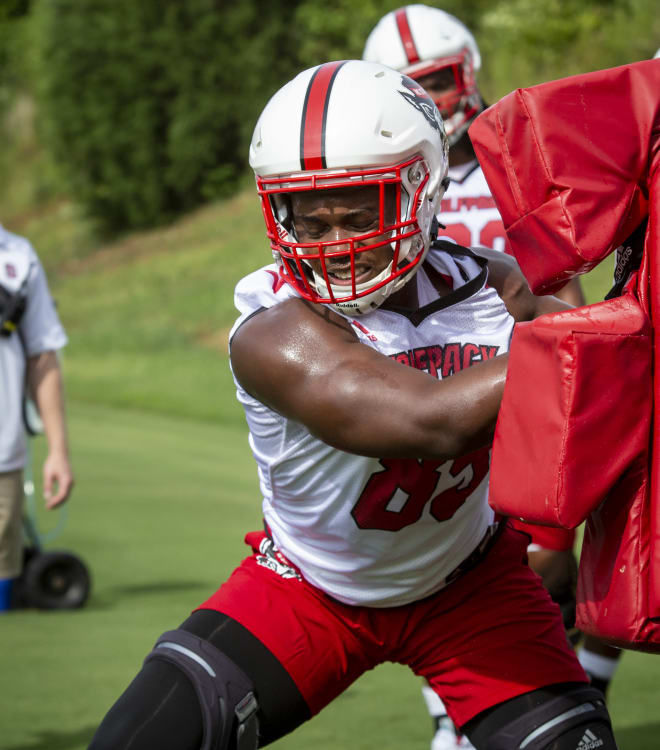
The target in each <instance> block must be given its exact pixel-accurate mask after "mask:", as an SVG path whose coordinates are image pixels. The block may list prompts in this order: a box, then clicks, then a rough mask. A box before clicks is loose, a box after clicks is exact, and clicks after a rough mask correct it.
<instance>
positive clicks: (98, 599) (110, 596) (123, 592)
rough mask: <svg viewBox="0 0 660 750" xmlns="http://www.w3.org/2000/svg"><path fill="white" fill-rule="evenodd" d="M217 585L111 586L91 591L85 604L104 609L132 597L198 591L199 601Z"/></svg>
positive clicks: (155, 583) (161, 584) (89, 606)
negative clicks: (95, 591)
mask: <svg viewBox="0 0 660 750" xmlns="http://www.w3.org/2000/svg"><path fill="white" fill-rule="evenodd" d="M218 586H219V583H218V582H215V583H212V582H209V581H150V582H148V583H134V584H127V585H123V586H111V587H108V588H104V589H102V590H101V591H100V592H98V593H93V594H92V597H91V599H90V600H89V602H87V604H86V605H85V609H87V610H92V611H94V610H104V609H110V608H111V607H115V606H116V605H117V604H118V603H119V602H121V601H124V600H126V599H130V598H132V597H140V598H144V597H149V596H160V595H163V594H177V593H186V592H193V591H199V592H200V595H199V599H200V603H201V600H202V599H205V598H207V597H208V596H210V595H211V594H212V593H213V592H214V591H215V590H216V589H217V588H218Z"/></svg>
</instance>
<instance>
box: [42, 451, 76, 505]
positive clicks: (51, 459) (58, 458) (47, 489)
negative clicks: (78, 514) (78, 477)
mask: <svg viewBox="0 0 660 750" xmlns="http://www.w3.org/2000/svg"><path fill="white" fill-rule="evenodd" d="M43 480H44V500H45V501H46V508H47V510H52V509H53V508H56V507H57V506H58V505H61V504H62V503H63V502H64V501H65V500H66V499H67V498H68V497H69V495H70V494H71V490H72V489H73V472H72V471H71V465H70V464H69V459H68V457H67V456H66V455H63V454H61V453H49V454H48V457H47V458H46V460H45V462H44V470H43Z"/></svg>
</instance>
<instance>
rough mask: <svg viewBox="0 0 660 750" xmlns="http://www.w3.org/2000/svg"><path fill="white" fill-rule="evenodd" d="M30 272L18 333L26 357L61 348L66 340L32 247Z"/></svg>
mask: <svg viewBox="0 0 660 750" xmlns="http://www.w3.org/2000/svg"><path fill="white" fill-rule="evenodd" d="M29 256H30V271H29V276H28V283H27V306H26V309H25V313H24V315H23V318H22V319H21V323H20V332H21V336H22V338H23V341H24V344H25V351H26V353H27V356H28V357H31V356H34V355H36V354H41V353H42V352H46V351H57V350H58V349H61V348H62V347H64V346H65V345H66V344H67V342H68V339H67V336H66V333H65V331H64V327H63V326H62V323H61V322H60V319H59V317H58V315H57V310H56V309H55V302H54V301H53V298H52V296H51V293H50V289H49V288H48V282H47V281H46V274H45V272H44V269H43V266H42V265H41V262H40V261H39V258H38V257H37V254H36V253H35V252H34V250H33V249H32V247H30V249H29Z"/></svg>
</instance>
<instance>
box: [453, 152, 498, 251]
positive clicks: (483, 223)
mask: <svg viewBox="0 0 660 750" xmlns="http://www.w3.org/2000/svg"><path fill="white" fill-rule="evenodd" d="M449 179H450V185H449V189H448V190H447V192H446V193H445V195H444V197H443V199H442V201H441V203H440V211H439V212H438V221H439V222H440V223H441V224H444V226H445V227H446V229H442V227H440V229H439V231H438V239H443V240H451V241H453V242H456V243H457V244H459V245H464V246H466V247H477V246H479V245H481V246H482V247H491V248H492V249H493V250H500V251H501V252H504V251H506V235H505V233H504V224H502V219H501V217H500V213H499V211H498V210H497V207H496V206H495V200H494V199H493V196H492V195H491V192H490V188H489V187H488V183H487V182H486V178H485V177H484V173H483V171H482V169H481V167H480V166H479V162H478V161H477V160H476V159H475V160H474V161H471V162H469V163H468V164H461V165H460V166H458V167H450V169H449Z"/></svg>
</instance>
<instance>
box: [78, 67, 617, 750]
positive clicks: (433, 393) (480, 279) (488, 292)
mask: <svg viewBox="0 0 660 750" xmlns="http://www.w3.org/2000/svg"><path fill="white" fill-rule="evenodd" d="M250 164H251V165H252V167H253V169H254V171H255V175H256V180H257V191H258V193H259V196H260V198H261V205H262V209H263V215H264V218H265V224H266V231H267V235H268V238H269V241H270V248H271V252H272V256H273V258H274V260H275V262H274V263H271V264H270V265H267V266H265V267H263V268H260V269H258V270H256V271H254V272H253V273H251V274H249V275H248V276H247V277H245V278H244V279H242V280H241V281H239V283H238V285H237V287H236V293H235V301H236V306H237V308H238V312H239V317H238V319H237V321H236V323H235V324H234V326H233V328H232V331H231V332H230V358H231V367H232V372H233V375H234V378H235V382H236V388H237V396H238V399H239V401H240V403H241V404H242V405H243V407H244V410H245V414H246V418H247V423H248V428H249V443H250V447H251V448H252V451H253V454H254V457H255V461H256V463H257V469H258V475H259V480H260V489H261V493H262V495H263V502H262V509H263V515H264V530H263V531H260V532H253V533H251V534H248V535H247V537H246V542H247V543H248V545H250V546H251V548H252V554H251V555H250V556H249V557H248V558H246V559H245V560H244V561H243V562H242V563H241V564H240V565H239V566H238V567H237V568H236V569H235V570H234V572H233V573H232V574H231V576H230V577H229V579H228V580H227V581H226V582H225V583H223V584H222V585H221V586H220V588H219V589H218V590H217V591H216V592H215V593H214V594H213V595H212V596H210V597H209V598H208V599H207V600H206V601H205V602H204V603H203V604H202V605H201V606H200V607H199V608H198V609H197V610H196V611H195V612H193V614H192V615H190V617H188V618H187V619H186V620H185V622H184V623H183V624H182V625H181V626H180V627H179V628H177V629H174V630H171V631H169V632H166V633H165V634H163V635H162V636H161V637H160V638H159V639H158V640H157V642H156V645H155V647H154V649H153V650H152V651H151V652H150V653H149V655H148V656H147V658H146V660H145V663H144V665H143V667H142V669H141V671H140V672H139V674H138V675H137V677H136V678H135V680H134V681H133V682H132V683H131V684H130V685H129V687H128V688H127V690H126V692H125V693H124V694H123V695H122V696H121V697H120V698H119V700H118V701H117V703H116V704H115V706H114V707H113V708H111V710H110V712H109V713H108V715H107V716H106V718H105V719H104V721H103V722H102V724H101V726H100V727H99V729H98V731H97V733H96V735H95V737H94V739H93V740H92V744H91V748H92V749H93V750H110V748H112V750H128V749H129V748H130V750H153V748H160V749H162V750H199V749H200V748H201V749H202V750H226V749H227V748H231V749H232V750H254V749H255V748H256V747H258V746H264V745H266V744H268V743H270V742H272V741H274V740H276V739H278V738H279V737H281V736H283V735H284V734H286V733H287V732H290V731H292V730H293V729H295V728H296V727H297V726H299V725H300V724H301V723H302V722H304V721H306V720H307V719H309V718H311V717H312V716H314V715H315V714H316V713H318V712H319V711H321V710H322V709H323V707H324V706H326V705H327V704H328V703H329V702H330V701H332V700H333V699H334V698H335V697H337V696H338V695H339V694H340V693H341V692H342V691H343V690H345V689H346V688H347V687H349V686H350V685H351V684H352V683H353V682H354V681H355V680H356V679H357V678H358V677H359V676H360V675H361V674H363V673H364V672H365V671H366V670H368V669H371V668H373V667H374V666H376V665H377V664H379V663H382V662H384V661H393V662H398V663H402V664H406V665H408V666H409V667H410V668H411V669H412V670H413V671H414V672H415V673H416V674H418V675H420V676H423V677H425V678H427V679H428V681H429V684H430V685H431V686H432V688H433V690H435V691H437V692H438V694H440V695H441V696H442V698H443V700H444V701H445V703H446V705H447V710H448V711H449V713H450V714H451V716H452V718H453V719H454V721H455V722H456V724H457V725H458V726H460V727H461V728H462V730H463V731H464V732H465V733H466V734H467V735H468V736H469V737H470V738H471V740H472V741H473V742H474V745H475V746H476V747H478V748H480V749H482V750H495V749H496V748H507V750H514V748H526V749H527V750H575V748H576V747H578V746H579V745H580V743H582V744H583V745H585V746H589V747H599V748H602V750H611V749H612V748H615V747H616V744H615V741H614V738H613V736H612V730H611V726H610V720H609V715H608V712H607V708H606V706H605V704H604V701H603V698H602V695H601V694H600V693H599V692H598V691H596V690H594V688H592V687H591V686H589V684H588V680H587V677H586V675H585V673H584V671H583V669H582V667H581V666H580V664H579V662H578V661H577V658H576V656H575V654H574V652H573V650H572V649H571V648H570V646H569V644H568V642H567V640H566V637H565V633H564V629H563V625H562V621H561V617H560V615H559V611H558V609H557V607H556V605H554V604H553V602H552V601H551V599H550V597H549V596H548V594H547V592H546V590H545V589H544V588H543V586H542V584H541V582H540V579H539V577H538V576H537V575H536V574H535V573H533V572H532V571H531V570H530V569H529V567H528V566H527V564H526V559H525V556H526V546H527V537H526V536H525V535H523V534H521V533H520V532H519V531H516V530H515V529H513V528H511V527H510V526H509V525H508V524H507V523H501V522H499V521H498V520H497V519H495V517H494V514H493V512H492V510H491V508H490V507H489V505H488V501H487V487H488V473H489V446H490V442H491V440H492V433H493V429H494V424H495V420H496V416H497V411H498V408H499V403H500V400H501V396H502V392H503V387H504V380H505V373H506V365H507V356H506V351H507V347H508V343H509V340H510V337H511V333H512V329H513V325H514V322H515V320H527V319H530V318H532V317H535V316H537V315H540V314H542V313H544V312H549V311H551V310H559V309H564V308H565V305H564V303H562V302H560V301H559V300H557V299H556V298H554V297H544V298H538V297H534V296H533V295H532V294H531V293H530V292H529V289H528V287H527V285H526V282H525V281H524V278H523V277H522V274H521V273H520V271H519V270H518V268H517V264H516V262H515V261H514V260H513V259H512V258H509V257H507V256H504V255H502V254H501V253H493V252H490V253H489V252H488V251H487V250H486V251H484V253H483V254H481V253H480V254H475V253H473V252H472V251H470V250H469V249H467V248H464V247H460V246H458V245H456V244H454V243H449V242H442V241H436V240H435V238H434V236H433V227H434V224H435V213H436V210H437V207H438V204H439V201H440V200H441V199H442V196H443V194H444V192H445V189H446V186H447V177H446V175H447V142H446V138H445V134H444V129H443V124H442V120H441V118H440V116H439V113H438V110H437V109H436V107H435V106H434V105H433V102H432V100H431V99H430V98H429V97H428V95H427V94H426V93H425V92H424V90H423V89H422V88H421V87H420V86H419V85H417V84H416V83H415V82H414V81H413V80H411V79H409V78H407V77H406V76H402V75H401V74H400V73H398V72H396V71H394V70H392V69H390V68H387V67H385V66H383V65H377V64H372V63H367V62H363V61H356V60H352V61H342V62H332V63H325V64H323V65H319V66H317V67H315V68H312V69H310V70H306V71H303V72H302V73H300V74H299V75H298V76H297V77H296V78H294V79H293V80H292V81H290V82H289V83H288V84H287V85H285V86H284V87H283V88H282V89H280V91H278V92H277V93H276V94H275V95H274V96H273V98H272V99H271V100H270V101H269V102H268V104H267V105H266V107H265V109H264V111H263V112H262V114H261V117H260V118H259V120H258V122H257V125H256V127H255V130H254V135H253V138H252V143H251V146H250ZM113 645H114V646H116V645H117V644H113ZM594 743H595V744H594Z"/></svg>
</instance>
